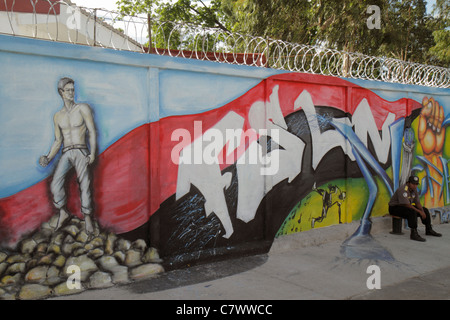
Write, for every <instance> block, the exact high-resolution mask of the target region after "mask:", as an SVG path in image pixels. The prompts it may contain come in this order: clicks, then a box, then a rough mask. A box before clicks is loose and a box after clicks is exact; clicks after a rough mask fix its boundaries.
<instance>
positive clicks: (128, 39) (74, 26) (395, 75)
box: [0, 0, 450, 88]
mask: <svg viewBox="0 0 450 320" xmlns="http://www.w3.org/2000/svg"><path fill="white" fill-rule="evenodd" d="M16 1H17V2H18V0H0V4H1V2H3V3H4V8H3V10H2V11H1V12H0V15H1V16H0V21H2V23H0V33H6V34H12V35H14V36H24V37H32V38H38V39H44V40H51V41H58V42H69V43H73V44H82V45H88V46H100V47H105V48H112V49H115V50H127V51H135V52H140V53H152V54H157V55H168V56H172V57H181V58H188V59H200V60H209V61H214V62H219V63H230V64H238V65H247V66H256V67H266V68H273V69H279V70H287V71H293V72H303V73H310V74H321V75H330V76H336V77H344V78H352V79H365V80H376V81H384V82H391V83H401V84H413V85H421V86H428V87H439V88H449V87H450V69H449V68H444V67H438V66H431V65H423V64H419V63H413V62H407V61H402V60H399V59H394V58H387V57H374V56H368V55H364V54H361V53H354V52H345V51H339V50H335V49H330V48H326V47H323V46H311V45H304V44H298V43H290V42H286V41H282V40H276V39H271V38H263V37H257V36H249V35H244V34H240V33H236V32H228V31H225V30H222V29H220V28H211V27H204V26H200V25H194V24H190V23H179V22H172V21H161V20H158V19H154V18H152V19H151V18H150V16H149V15H147V16H124V15H122V14H121V13H119V12H114V11H108V10H104V9H98V8H97V9H92V8H84V7H77V6H75V5H73V4H71V3H70V1H68V2H65V1H53V0H23V1H22V5H23V3H24V2H27V5H28V8H29V10H28V11H27V13H24V12H19V10H14V7H16V8H17V4H16ZM28 1H29V4H28ZM30 9H31V10H30ZM5 18H6V19H5ZM5 21H6V22H5Z"/></svg>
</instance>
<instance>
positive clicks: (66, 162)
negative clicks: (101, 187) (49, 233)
mask: <svg viewBox="0 0 450 320" xmlns="http://www.w3.org/2000/svg"><path fill="white" fill-rule="evenodd" d="M58 92H59V94H60V95H61V98H62V100H63V102H64V106H63V107H62V109H61V110H60V111H58V112H57V113H56V114H55V116H54V117H53V122H54V127H55V141H54V142H53V145H52V147H51V148H50V152H49V153H48V154H47V155H44V156H41V157H40V159H39V164H40V165H41V166H43V167H46V166H47V165H48V164H49V162H50V161H51V160H52V159H53V158H54V157H55V156H56V154H57V153H58V151H59V149H60V148H61V145H62V148H63V149H62V156H61V159H60V160H59V162H58V165H57V166H56V170H55V172H54V174H53V180H52V183H51V185H50V189H51V192H52V194H53V203H54V205H55V207H56V208H57V209H59V219H58V222H57V225H56V226H55V230H58V229H59V228H60V227H61V226H62V225H63V224H64V222H65V221H66V220H67V219H68V218H69V217H70V214H69V212H68V211H67V209H66V203H67V197H66V193H65V190H64V184H65V180H66V175H67V172H68V171H69V170H70V169H71V168H75V171H76V173H77V178H78V184H79V186H80V194H81V212H82V213H83V215H84V220H85V228H86V233H87V234H92V233H93V231H94V228H93V224H92V219H91V213H92V199H91V191H90V182H91V178H90V173H89V165H90V164H92V163H93V162H94V160H95V151H96V147H97V143H96V132H95V126H94V118H93V114H92V111H91V108H90V106H89V105H88V104H85V103H76V102H75V101H74V98H75V86H74V81H73V80H72V79H70V78H62V79H61V80H59V82H58ZM87 134H88V136H89V148H88V145H87V144H86V135H87Z"/></svg>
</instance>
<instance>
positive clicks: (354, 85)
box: [0, 36, 450, 267]
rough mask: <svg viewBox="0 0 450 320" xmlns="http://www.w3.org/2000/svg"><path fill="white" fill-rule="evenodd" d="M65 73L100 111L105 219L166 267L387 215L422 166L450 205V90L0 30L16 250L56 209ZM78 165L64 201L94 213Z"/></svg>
mask: <svg viewBox="0 0 450 320" xmlns="http://www.w3.org/2000/svg"><path fill="white" fill-rule="evenodd" d="M63 77H70V78H72V79H73V80H74V81H75V101H76V102H78V103H82V104H83V105H87V106H88V107H89V109H90V110H92V114H93V119H94V124H95V133H96V136H95V141H96V146H97V148H96V149H97V150H96V158H95V161H94V162H93V163H92V164H91V165H90V166H89V173H90V175H91V178H92V179H91V182H90V188H91V193H92V201H91V202H92V208H93V216H94V217H95V220H96V221H97V223H98V225H99V227H100V229H101V230H107V231H108V232H110V233H114V234H117V235H119V236H120V237H123V238H124V239H129V240H130V241H133V240H136V239H138V238H142V239H145V240H146V241H147V244H148V245H149V246H151V247H155V248H157V249H158V251H159V254H160V256H161V258H163V260H164V261H165V263H166V265H167V266H168V267H176V266H179V265H183V264H186V263H188V262H192V261H198V260H202V259H212V258H215V257H218V256H223V255H227V254H234V253H242V252H247V253H248V252H264V251H268V249H269V248H270V245H271V243H272V241H273V239H274V238H275V237H278V236H280V235H286V234H291V233H297V232H302V231H306V230H310V229H315V228H320V227H325V226H330V225H335V224H339V223H350V222H352V221H360V220H367V219H368V218H370V217H376V216H382V215H385V214H386V213H387V202H388V200H389V198H390V195H391V194H392V192H393V191H394V190H395V189H396V188H397V187H398V186H399V185H400V184H401V183H402V181H403V180H402V179H404V177H402V174H403V175H404V176H407V175H408V174H409V173H410V172H411V171H412V172H414V173H415V174H417V175H418V176H419V177H420V179H421V185H420V189H421V198H422V201H423V203H424V204H425V205H426V206H428V207H429V208H440V207H444V206H446V205H448V204H449V203H450V192H449V189H448V165H447V159H448V158H449V156H450V144H449V143H447V141H449V140H448V138H447V135H448V130H446V124H447V117H448V114H449V112H450V109H449V108H450V95H449V90H448V89H435V88H426V87H419V86H405V85H396V84H388V83H382V82H373V81H362V80H361V81H358V80H350V79H339V78H334V77H327V76H321V75H310V74H300V73H290V72H284V71H279V70H271V69H264V68H255V67H245V66H234V65H226V64H219V63H212V62H204V61H197V60H188V59H181V58H170V57H164V56H155V55H146V54H138V53H131V52H117V51H113V50H109V49H101V48H93V47H83V46H75V45H70V44H63V43H55V42H46V41H39V40H33V39H24V38H18V37H10V36H0V97H1V99H0V101H1V102H0V122H1V123H0V136H1V140H0V150H1V152H0V163H1V166H0V181H1V183H0V242H1V246H2V247H4V248H8V249H9V250H15V249H17V247H18V244H20V243H21V241H23V239H26V238H27V237H30V235H33V234H34V233H35V232H36V231H37V230H39V229H40V228H42V226H43V224H45V223H47V222H48V221H50V220H51V219H52V218H53V219H54V217H55V216H56V217H57V216H58V210H57V209H56V208H55V206H54V204H53V200H54V199H53V194H52V192H51V190H50V189H51V187H50V186H51V182H52V181H53V178H54V172H55V169H56V167H57V165H58V163H59V161H60V159H61V151H60V153H59V154H58V155H57V156H56V157H55V158H54V159H53V160H52V161H51V162H50V163H49V165H48V166H46V167H42V166H41V165H40V164H39V159H40V157H41V155H46V154H48V152H49V150H50V149H51V146H52V144H53V142H54V139H55V127H54V121H53V117H54V114H55V113H57V112H58V111H59V110H61V108H62V106H63V100H62V99H61V96H60V94H59V92H58V89H57V85H58V81H59V80H60V79H61V78H63ZM78 125H80V124H78ZM81 125H83V124H81ZM74 126H76V125H74ZM88 136H89V135H87V137H88ZM64 143H67V142H64ZM405 145H406V147H404V146H405ZM266 147H267V148H266ZM405 172H406V173H405ZM76 176H77V175H76V174H74V173H72V174H71V175H70V174H68V176H67V181H66V183H65V188H66V191H67V204H66V207H67V210H68V211H69V212H70V213H71V214H73V215H75V216H78V218H80V219H83V218H84V217H83V214H82V213H81V204H80V188H79V186H78V183H77V179H76V178H77V177H76ZM366 231H367V232H370V228H369V229H368V230H366Z"/></svg>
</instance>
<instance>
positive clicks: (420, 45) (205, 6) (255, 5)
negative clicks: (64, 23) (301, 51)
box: [117, 0, 450, 66]
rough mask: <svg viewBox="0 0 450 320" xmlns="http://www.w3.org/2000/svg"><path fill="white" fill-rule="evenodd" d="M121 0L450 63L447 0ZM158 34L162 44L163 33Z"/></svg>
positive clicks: (132, 11)
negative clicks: (372, 22)
mask: <svg viewBox="0 0 450 320" xmlns="http://www.w3.org/2000/svg"><path fill="white" fill-rule="evenodd" d="M117 4H118V6H119V10H120V11H121V12H122V14H127V15H136V14H139V13H147V14H150V15H151V17H152V18H156V17H157V18H158V19H159V20H162V21H174V22H182V23H194V24H197V25H201V26H205V27H217V28H220V29H222V30H224V31H231V32H238V33H241V34H245V35H252V36H260V37H263V38H272V39H279V40H283V41H287V42H291V43H300V44H307V45H318V46H325V47H328V48H333V49H337V50H344V51H349V52H360V53H363V54H367V55H373V56H386V57H392V58H397V59H401V60H404V61H411V62H418V63H428V64H435V65H442V66H448V64H449V29H448V27H449V23H448V21H449V16H450V4H449V2H448V0H436V6H435V8H434V12H433V15H430V14H427V12H426V1H425V0H270V1H269V0H265V1H261V0H212V1H206V0H171V1H167V0H165V1H163V0H119V1H118V2H117ZM370 5H376V6H378V7H379V8H380V13H381V28H379V29H376V28H373V29H369V28H368V26H367V23H366V22H367V19H368V18H369V17H370V16H371V14H370V13H368V12H367V8H368V7H369V6H370ZM167 28H169V27H168V26H167ZM168 32H169V29H167V30H165V31H164V34H165V35H168V34H166V33H168ZM175 38H176V37H172V39H173V40H171V41H173V42H171V44H170V45H171V46H175V45H180V44H181V43H182V42H183V41H186V40H187V39H186V38H185V39H178V40H177V41H178V43H177V41H175V40H174V39H175ZM157 40H158V41H160V42H161V45H162V44H163V43H162V41H163V40H164V39H157ZM191 40H192V39H191ZM190 49H195V48H190Z"/></svg>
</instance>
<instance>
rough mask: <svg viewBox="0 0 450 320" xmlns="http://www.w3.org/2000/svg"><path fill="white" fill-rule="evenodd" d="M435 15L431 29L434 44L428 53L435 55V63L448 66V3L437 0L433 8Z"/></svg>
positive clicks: (449, 13) (449, 40)
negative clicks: (433, 28)
mask: <svg viewBox="0 0 450 320" xmlns="http://www.w3.org/2000/svg"><path fill="white" fill-rule="evenodd" d="M433 14H434V15H435V16H436V20H437V23H436V25H437V26H436V28H435V30H434V31H433V37H434V42H435V45H434V46H433V47H431V48H430V54H431V55H432V56H435V57H437V59H438V61H436V62H435V63H436V64H442V65H443V66H446V67H448V66H449V65H450V29H449V28H450V3H449V2H448V1H445V0H437V1H436V5H435V7H434V9H433Z"/></svg>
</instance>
